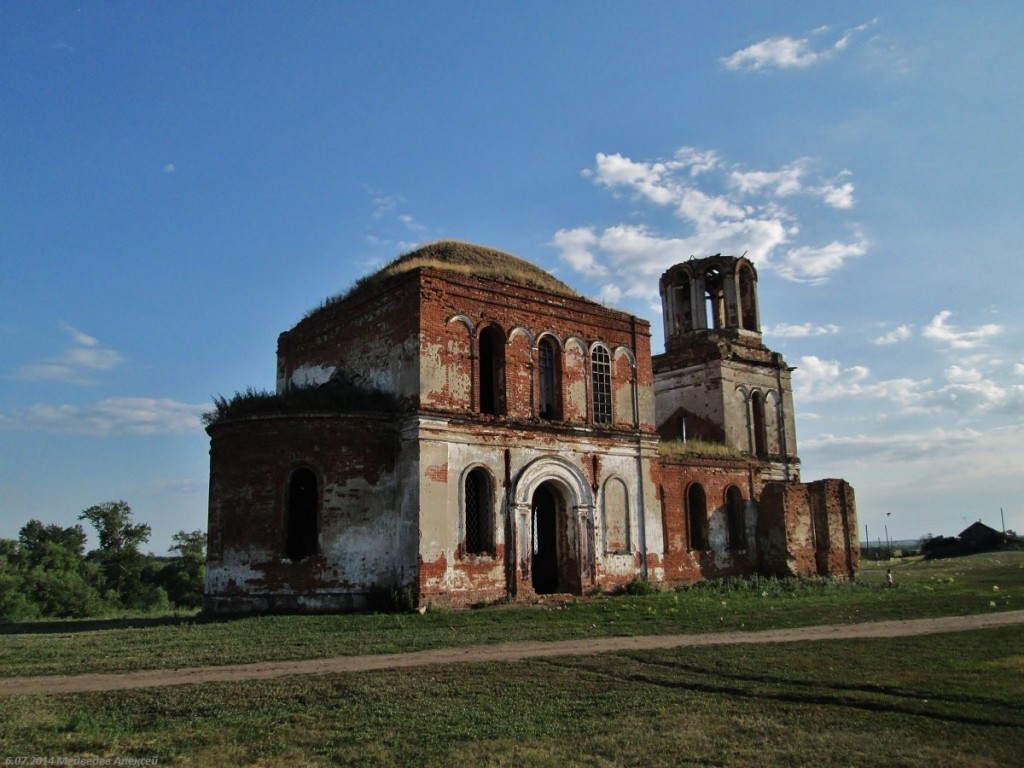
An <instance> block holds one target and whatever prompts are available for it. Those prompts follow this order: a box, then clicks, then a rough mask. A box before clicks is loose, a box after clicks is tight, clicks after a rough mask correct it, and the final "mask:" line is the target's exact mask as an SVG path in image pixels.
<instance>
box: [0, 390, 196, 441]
mask: <svg viewBox="0 0 1024 768" xmlns="http://www.w3.org/2000/svg"><path fill="white" fill-rule="evenodd" d="M210 408H211V404H210V403H203V404H190V403H179V402H177V401H175V400H167V399H155V398H147V397H110V398H106V399H104V400H100V401H99V402H96V403H93V404H92V405H86V406H78V405H50V404H37V405H33V406H31V407H29V408H26V409H23V410H19V411H14V412H12V413H10V414H0V431H23V432H63V433H74V434H83V435H92V436H95V437H105V436H108V435H115V434H130V435H156V434H167V433H176V432H193V431H197V430H199V429H201V428H202V425H201V422H200V416H201V415H202V414H203V412H204V411H208V410H210Z"/></svg>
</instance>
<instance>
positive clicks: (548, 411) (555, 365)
mask: <svg viewBox="0 0 1024 768" xmlns="http://www.w3.org/2000/svg"><path fill="white" fill-rule="evenodd" d="M560 360H561V355H559V353H558V345H557V344H555V341H554V339H552V338H551V337H550V336H545V337H544V338H543V339H541V340H540V344H538V345H537V372H538V376H539V378H540V402H539V403H538V405H539V409H538V412H539V416H540V417H541V418H542V419H560V418H562V405H561V389H562V387H561V383H562V376H561V366H560V365H559V363H560Z"/></svg>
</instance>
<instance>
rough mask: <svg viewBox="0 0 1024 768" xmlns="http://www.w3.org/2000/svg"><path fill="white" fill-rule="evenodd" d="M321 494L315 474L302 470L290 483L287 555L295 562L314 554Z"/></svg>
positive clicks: (287, 514)
mask: <svg viewBox="0 0 1024 768" xmlns="http://www.w3.org/2000/svg"><path fill="white" fill-rule="evenodd" d="M319 496H320V494H319V491H318V489H317V480H316V475H314V474H313V471H312V470H310V469H306V468H305V467H300V468H299V469H296V470H295V471H294V472H292V476H291V478H290V479H289V481H288V506H287V511H286V514H285V545H284V556H285V557H287V558H288V559H289V560H291V561H293V562H298V561H299V560H303V559H305V558H307V557H309V556H310V555H315V554H316V550H317V537H318V532H317V507H318V506H319Z"/></svg>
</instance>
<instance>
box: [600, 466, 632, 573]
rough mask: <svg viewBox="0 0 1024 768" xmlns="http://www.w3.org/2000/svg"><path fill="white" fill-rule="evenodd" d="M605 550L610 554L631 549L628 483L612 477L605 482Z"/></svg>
mask: <svg viewBox="0 0 1024 768" xmlns="http://www.w3.org/2000/svg"><path fill="white" fill-rule="evenodd" d="M603 502H604V504H603V510H602V511H603V524H604V525H603V527H604V551H605V553H606V554H609V555H620V554H626V553H628V552H629V551H630V549H629V494H628V492H627V491H626V484H625V483H623V482H622V481H621V480H619V479H618V478H614V477H613V478H612V479H611V480H609V481H608V482H607V483H605V484H604V499H603Z"/></svg>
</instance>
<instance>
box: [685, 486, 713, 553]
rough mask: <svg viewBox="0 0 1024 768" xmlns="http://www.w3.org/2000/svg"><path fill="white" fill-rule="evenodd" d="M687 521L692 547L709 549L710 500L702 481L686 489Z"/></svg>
mask: <svg viewBox="0 0 1024 768" xmlns="http://www.w3.org/2000/svg"><path fill="white" fill-rule="evenodd" d="M686 523H687V525H686V527H687V530H688V533H689V536H690V549H696V550H703V549H707V548H708V500H707V495H706V494H705V493H704V488H703V486H701V484H700V483H693V484H691V485H690V487H689V488H687V489H686Z"/></svg>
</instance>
